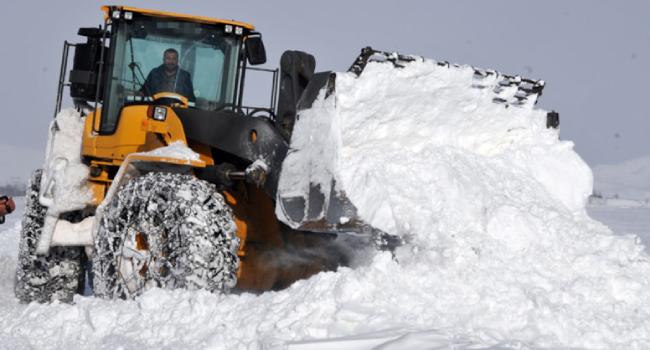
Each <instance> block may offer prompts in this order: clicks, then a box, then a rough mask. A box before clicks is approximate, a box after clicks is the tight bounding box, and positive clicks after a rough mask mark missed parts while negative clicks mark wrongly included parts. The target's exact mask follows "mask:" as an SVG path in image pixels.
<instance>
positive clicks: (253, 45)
mask: <svg viewBox="0 0 650 350" xmlns="http://www.w3.org/2000/svg"><path fill="white" fill-rule="evenodd" d="M245 44H246V58H248V62H249V63H250V64H251V65H253V66H255V65H258V64H264V63H266V50H265V49H264V42H262V34H260V33H252V34H251V35H249V36H248V37H247V38H246V41H245Z"/></svg>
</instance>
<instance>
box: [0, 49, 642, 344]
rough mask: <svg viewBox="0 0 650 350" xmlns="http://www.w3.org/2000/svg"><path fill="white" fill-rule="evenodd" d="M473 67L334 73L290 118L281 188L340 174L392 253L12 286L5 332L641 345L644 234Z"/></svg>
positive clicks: (12, 335)
mask: <svg viewBox="0 0 650 350" xmlns="http://www.w3.org/2000/svg"><path fill="white" fill-rule="evenodd" d="M472 73H473V72H472V70H471V68H469V67H460V68H457V69H446V68H444V67H440V66H438V65H436V64H435V62H430V61H417V62H414V63H411V64H408V65H407V66H406V67H405V68H403V69H394V68H393V67H392V65H390V64H381V63H371V64H369V65H368V66H367V67H366V69H365V71H364V72H363V74H362V75H361V76H360V77H358V78H357V77H355V76H354V75H352V74H348V73H340V74H337V86H336V93H335V94H333V95H330V96H329V97H328V98H325V93H322V94H321V96H320V98H319V99H318V100H317V101H316V102H315V104H314V107H313V108H312V109H310V110H307V111H302V112H301V118H300V120H299V121H298V122H297V124H296V126H295V130H296V134H295V135H296V137H295V138H294V139H293V140H292V142H291V145H292V148H293V149H292V151H291V153H290V155H289V157H288V158H287V160H286V162H285V164H284V167H283V176H284V178H282V179H281V180H280V189H281V190H282V189H284V190H285V191H296V193H300V189H301V188H304V187H301V186H304V184H305V183H309V182H312V183H313V182H316V181H318V180H319V179H330V178H332V177H334V178H336V180H337V182H336V186H338V187H337V188H334V189H332V188H330V189H329V190H340V191H345V192H346V193H347V195H348V196H349V197H350V199H351V200H352V201H353V203H354V204H355V205H356V206H357V209H358V211H359V215H361V216H362V217H363V219H364V220H366V221H367V222H369V223H371V224H372V225H374V226H376V227H378V228H381V229H382V230H384V231H386V232H389V233H393V234H397V235H400V236H402V237H405V238H406V239H407V241H408V243H407V244H406V245H404V246H402V247H400V248H399V249H398V250H397V251H396V253H395V257H393V256H391V254H390V253H387V252H384V253H377V254H375V255H373V256H370V257H368V258H367V259H365V260H363V259H361V260H360V264H359V266H356V267H355V268H341V269H339V270H338V271H337V272H326V273H321V274H318V275H316V276H314V277H312V278H310V279H308V280H303V281H299V282H297V283H295V284H294V285H292V286H291V287H289V288H288V289H286V290H283V291H279V292H268V293H264V294H261V295H252V294H248V293H243V294H239V295H234V294H231V295H213V294H209V293H205V292H189V291H183V290H177V291H163V290H152V291H149V292H147V293H145V294H144V295H143V296H141V297H139V298H138V299H136V300H134V301H114V302H107V301H103V300H98V299H95V298H92V297H78V298H77V299H76V304H75V305H62V304H54V305H36V304H32V305H29V306H27V307H23V306H19V305H17V304H16V302H15V300H12V301H11V302H9V303H5V304H3V306H1V308H2V318H1V319H0V330H1V331H0V338H1V339H0V344H5V346H11V347H27V346H28V345H30V346H33V347H39V348H57V347H58V348H63V347H65V348H115V347H118V346H120V347H126V348H139V349H149V348H163V347H168V348H188V349H189V348H223V349H230V348H247V347H248V348H274V347H278V348H283V347H284V346H285V345H286V343H287V342H291V341H305V340H312V341H313V340H318V339H325V338H334V337H353V336H358V335H361V334H373V335H375V336H376V335H377V334H378V333H380V334H395V332H397V333H398V334H405V333H410V334H415V335H418V334H419V335H420V337H417V336H416V337H415V338H416V339H413V338H412V337H410V336H408V335H407V336H406V337H403V338H401V339H398V340H395V341H389V342H387V343H386V344H384V347H383V348H389V349H390V348H393V349H397V348H432V347H435V346H443V345H444V344H445V343H446V344H449V345H450V346H451V345H453V346H455V347H456V348H472V349H478V348H481V347H482V348H486V347H491V348H497V347H498V348H527V347H540V348H541V347H560V348H567V347H578V348H625V349H635V348H636V349H643V348H649V347H650V293H649V292H648V290H649V287H650V262H649V260H648V256H647V255H646V253H645V252H644V251H643V246H641V245H640V244H639V243H638V241H637V240H636V239H635V238H634V237H632V236H625V237H617V236H613V235H612V233H611V231H610V230H609V229H607V228H606V227H605V226H604V225H602V224H600V223H598V222H596V221H594V220H592V219H590V218H589V217H588V216H587V214H586V212H585V208H584V206H585V202H586V199H587V196H588V195H589V194H590V193H591V191H592V188H591V187H592V175H591V171H590V170H589V168H588V167H587V166H586V164H585V163H584V162H583V161H582V160H581V159H580V157H579V156H578V155H577V154H576V153H575V152H574V151H573V147H572V146H573V145H572V144H571V143H570V142H566V141H558V137H557V131H555V130H551V129H547V128H546V127H545V118H544V117H545V113H544V112H543V111H538V110H534V109H532V108H530V107H531V106H524V107H522V108H517V107H512V106H511V107H508V108H506V107H505V106H504V105H499V104H494V103H492V102H491V99H490V98H488V97H487V96H488V94H487V92H485V91H484V90H481V89H468V88H467V87H468V86H469V84H471V79H472V78H471V75H472ZM314 155H320V158H313V157H314ZM308 159H320V160H321V161H319V162H311V163H310V162H309V161H308ZM301 173H302V174H303V177H301ZM304 174H310V175H309V178H308V179H305V178H304ZM322 185H323V187H322V189H323V190H326V189H327V186H331V182H327V181H323V182H322ZM9 270H11V269H6V268H3V269H0V273H1V274H2V276H1V278H2V280H3V281H8V280H10V278H11V277H10V276H9ZM3 292H4V291H3ZM5 297H6V296H5ZM5 300H7V299H5ZM9 300H11V299H9ZM35 329H36V330H38V332H34V330H35ZM411 332H419V333H411ZM418 340H419V341H418ZM371 343H372V342H367V343H365V344H366V346H367V347H370V345H368V344H371ZM441 344H442V345H441ZM468 344H473V345H468Z"/></svg>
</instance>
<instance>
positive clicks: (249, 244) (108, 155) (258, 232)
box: [82, 105, 322, 290]
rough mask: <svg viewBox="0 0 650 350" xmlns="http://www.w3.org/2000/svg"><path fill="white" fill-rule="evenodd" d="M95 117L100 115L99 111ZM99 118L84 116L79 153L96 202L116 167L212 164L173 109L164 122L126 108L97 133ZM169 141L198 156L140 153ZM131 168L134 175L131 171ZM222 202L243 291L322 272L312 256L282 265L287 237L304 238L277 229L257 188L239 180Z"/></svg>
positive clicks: (138, 108)
mask: <svg viewBox="0 0 650 350" xmlns="http://www.w3.org/2000/svg"><path fill="white" fill-rule="evenodd" d="M97 113H98V115H99V113H101V111H100V110H98V112H97ZM98 120H99V117H95V115H94V114H92V113H91V114H89V115H88V116H87V117H86V122H85V127H84V133H83V142H82V155H83V157H85V159H87V160H89V165H90V168H91V177H90V184H89V185H90V187H91V189H92V190H93V192H94V194H95V204H96V205H99V204H101V202H102V201H103V200H104V198H105V196H106V194H107V192H108V190H109V188H110V187H111V186H112V185H114V184H113V179H114V176H115V174H116V173H117V172H118V170H119V168H120V167H127V164H129V166H128V169H126V170H124V171H127V172H130V174H129V176H128V177H127V178H126V179H128V178H132V177H134V176H137V175H141V174H142V173H140V170H139V169H140V167H138V165H137V164H138V163H142V162H144V163H149V164H150V163H158V164H160V165H161V167H162V169H164V168H165V167H176V166H184V167H191V168H197V167H205V166H206V165H211V164H214V163H215V159H213V157H212V154H211V151H210V148H209V147H207V146H205V145H201V144H193V143H191V142H190V143H189V144H188V141H187V140H186V138H185V133H184V131H183V126H182V124H181V122H180V119H179V117H178V116H177V115H176V114H175V113H174V111H173V109H172V108H168V110H167V117H166V119H165V120H164V121H157V120H154V119H152V118H151V117H150V116H149V112H148V106H143V105H134V106H125V107H124V108H123V109H122V111H121V115H120V117H119V123H118V125H117V127H116V130H115V132H114V133H112V134H110V135H101V134H98V133H96V132H95V131H94V130H95V129H96V128H97V125H93V123H97V122H98ZM173 142H182V143H184V144H186V145H188V146H189V147H190V148H191V149H192V150H193V151H194V152H196V153H198V154H199V157H200V161H194V162H190V161H188V162H182V161H181V162H179V161H178V160H177V159H174V158H166V157H161V156H154V155H146V154H145V155H140V153H143V152H148V151H152V150H154V149H157V148H160V147H164V146H166V145H169V144H171V143H173ZM133 172H136V174H133ZM222 194H223V195H224V197H225V199H226V203H228V205H229V206H230V207H231V208H232V211H233V214H234V219H235V223H236V225H237V237H238V238H239V240H240V249H239V251H238V256H239V259H240V264H239V270H238V273H237V277H238V282H237V288H240V289H246V290H269V289H273V288H280V287H284V286H287V285H289V284H290V283H292V282H293V281H295V280H297V279H300V278H305V277H308V276H310V275H312V274H314V273H317V272H319V271H321V270H322V263H321V262H319V261H317V260H315V261H312V262H309V263H306V262H304V261H303V262H301V263H298V264H292V265H289V264H284V263H282V261H281V259H282V256H283V254H284V253H283V251H284V249H285V248H286V244H287V243H288V240H291V242H292V243H293V244H294V245H295V243H296V241H300V240H303V241H304V237H300V238H297V237H298V236H302V234H301V233H299V232H295V231H294V232H292V235H291V238H287V234H286V233H283V232H282V231H281V226H280V224H279V222H278V220H277V218H276V217H275V208H274V204H273V200H272V199H271V198H270V197H269V196H268V195H267V194H266V193H265V192H264V191H263V190H262V189H260V188H258V187H256V186H254V185H251V184H248V183H245V182H243V181H242V182H241V183H239V184H237V186H235V187H234V188H232V189H229V190H228V191H224V192H223V193H222Z"/></svg>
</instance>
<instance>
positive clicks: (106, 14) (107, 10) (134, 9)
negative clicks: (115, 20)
mask: <svg viewBox="0 0 650 350" xmlns="http://www.w3.org/2000/svg"><path fill="white" fill-rule="evenodd" d="M101 9H102V11H104V18H108V17H109V16H110V15H111V14H110V12H111V11H114V10H120V11H130V12H134V13H140V14H143V15H147V16H153V17H164V18H173V19H182V20H186V21H192V22H201V23H210V24H231V25H234V26H240V27H243V28H246V29H248V30H250V31H252V30H255V27H254V26H253V25H252V24H249V23H245V22H239V21H234V20H227V19H219V18H211V17H204V16H192V15H185V14H181V13H174V12H166V11H158V10H147V9H141V8H137V7H130V6H112V5H106V6H102V7H101Z"/></svg>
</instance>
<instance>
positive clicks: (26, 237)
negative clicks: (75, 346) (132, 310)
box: [14, 169, 85, 303]
mask: <svg viewBox="0 0 650 350" xmlns="http://www.w3.org/2000/svg"><path fill="white" fill-rule="evenodd" d="M41 176H42V170H41V169H38V170H36V171H34V172H33V173H32V176H31V178H30V181H29V184H28V185H27V194H26V197H27V198H26V199H25V202H26V203H25V215H24V217H23V221H22V229H21V231H20V245H19V252H18V266H17V267H16V279H15V284H14V292H15V294H16V297H17V298H18V300H20V301H21V302H23V303H29V302H32V301H37V302H41V303H46V302H52V301H55V300H59V301H63V302H68V303H69V302H72V298H73V297H74V295H75V294H76V293H82V292H83V287H84V276H85V271H84V268H83V265H82V259H83V258H84V251H83V248H81V247H51V248H50V251H49V253H48V254H47V255H37V254H36V246H37V245H38V240H39V238H40V236H41V232H42V231H43V224H44V221H45V214H46V212H47V209H46V208H45V207H43V206H42V205H41V204H40V203H39V201H38V196H39V189H40V184H41Z"/></svg>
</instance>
